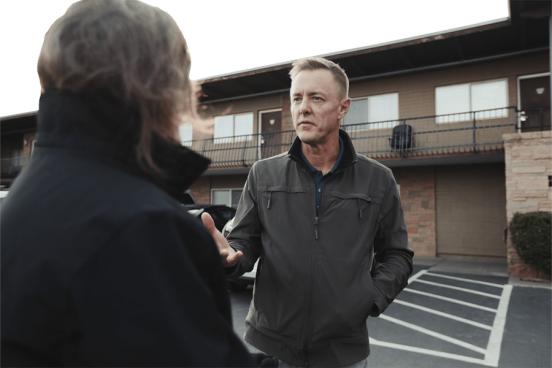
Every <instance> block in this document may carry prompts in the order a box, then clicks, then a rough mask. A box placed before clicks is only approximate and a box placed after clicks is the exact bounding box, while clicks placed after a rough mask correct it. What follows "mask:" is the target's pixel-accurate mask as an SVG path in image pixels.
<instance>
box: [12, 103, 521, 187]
mask: <svg viewBox="0 0 552 368" xmlns="http://www.w3.org/2000/svg"><path fill="white" fill-rule="evenodd" d="M520 117H521V118H520ZM343 129H344V130H345V131H346V132H347V133H348V134H349V136H350V137H351V140H352V141H353V144H354V146H355V149H356V150H357V152H359V153H362V154H365V155H367V156H369V157H372V158H375V159H379V160H388V159H408V158H411V157H423V156H446V155H454V154H466V153H478V152H486V151H501V150H503V140H502V135H503V134H505V133H514V132H516V131H521V130H522V129H523V114H522V113H520V112H518V111H517V110H516V109H515V108H514V107H505V108H500V109H489V110H479V111H469V112H465V113H458V114H447V115H434V116H425V117H415V118H409V119H401V120H393V121H378V122H367V123H358V124H348V125H344V126H343ZM295 136H296V135H295V131H293V130H286V131H279V132H275V133H270V134H266V133H264V134H248V135H240V136H233V137H225V138H210V139H201V140H192V141H189V142H183V143H184V144H185V145H186V146H189V147H191V148H192V149H194V150H195V151H197V152H199V153H201V154H203V155H204V156H207V157H209V158H210V159H211V161H212V163H211V168H215V169H216V168H236V167H249V166H251V165H253V163H254V162H255V161H257V160H259V159H262V158H267V157H271V156H274V155H277V154H280V153H283V152H287V150H288V149H289V146H290V145H291V143H292V142H293V140H294V139H295ZM28 160H29V156H26V155H17V156H13V157H7V158H2V160H1V177H2V179H11V178H14V177H15V176H17V174H18V173H19V172H20V171H21V169H22V168H23V166H25V164H26V163H27V161H28Z"/></svg>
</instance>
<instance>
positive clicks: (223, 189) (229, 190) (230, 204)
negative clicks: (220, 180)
mask: <svg viewBox="0 0 552 368" xmlns="http://www.w3.org/2000/svg"><path fill="white" fill-rule="evenodd" d="M215 191H227V192H229V193H230V197H229V198H230V203H224V204H222V205H225V206H228V207H232V192H233V191H237V192H239V193H240V196H241V193H242V192H243V187H242V188H236V187H223V188H211V198H210V200H211V204H212V205H221V203H214V201H213V200H214V193H215ZM237 206H238V204H237V203H236V207H237ZM236 207H234V208H236Z"/></svg>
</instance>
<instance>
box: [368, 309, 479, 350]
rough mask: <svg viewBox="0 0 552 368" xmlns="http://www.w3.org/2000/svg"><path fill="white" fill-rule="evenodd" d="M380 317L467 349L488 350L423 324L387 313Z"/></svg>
mask: <svg viewBox="0 0 552 368" xmlns="http://www.w3.org/2000/svg"><path fill="white" fill-rule="evenodd" d="M379 318H381V319H384V320H386V321H389V322H393V323H396V324H398V325H401V326H404V327H406V328H410V329H412V330H415V331H418V332H421V333H423V334H426V335H429V336H432V337H435V338H438V339H440V340H443V341H446V342H448V343H451V344H454V345H457V346H461V347H463V348H465V349H468V350H472V351H475V352H477V353H480V354H483V355H484V354H485V353H486V352H487V350H486V349H483V348H480V347H479V346H475V345H473V344H470V343H468V342H465V341H462V340H458V339H455V338H454V337H450V336H447V335H444V334H442V333H439V332H436V331H433V330H430V329H428V328H425V327H422V326H418V325H415V324H413V323H409V322H404V321H401V320H400V319H397V318H393V317H389V316H386V315H385V314H380V316H379Z"/></svg>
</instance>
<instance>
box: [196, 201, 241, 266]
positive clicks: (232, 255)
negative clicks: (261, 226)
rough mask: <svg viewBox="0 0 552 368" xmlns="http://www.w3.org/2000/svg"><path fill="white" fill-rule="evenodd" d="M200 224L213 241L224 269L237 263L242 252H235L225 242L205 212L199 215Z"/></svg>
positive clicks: (226, 241)
mask: <svg viewBox="0 0 552 368" xmlns="http://www.w3.org/2000/svg"><path fill="white" fill-rule="evenodd" d="M201 222H202V223H203V226H205V228H206V229H207V231H208V232H209V234H211V237H212V238H213V240H214V241H215V244H216V245H217V248H218V251H219V254H220V257H221V258H222V263H223V265H224V267H232V266H234V265H235V264H236V263H238V261H239V260H240V258H241V257H243V253H242V251H241V250H235V249H234V248H232V247H231V246H230V244H228V240H226V238H225V237H224V235H222V234H221V232H220V231H218V230H217V228H216V227H215V222H214V221H213V218H212V217H211V215H210V214H208V213H207V212H203V213H202V214H201Z"/></svg>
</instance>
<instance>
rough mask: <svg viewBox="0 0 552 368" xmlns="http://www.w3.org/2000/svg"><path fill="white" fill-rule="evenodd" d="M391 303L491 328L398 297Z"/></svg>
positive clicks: (489, 327)
mask: <svg viewBox="0 0 552 368" xmlns="http://www.w3.org/2000/svg"><path fill="white" fill-rule="evenodd" d="M393 303H395V304H400V305H404V306H406V307H410V308H415V309H418V310H421V311H424V312H427V313H431V314H435V315H437V316H440V317H445V318H448V319H452V320H455V321H458V322H462V323H465V324H468V325H471V326H475V327H479V328H482V329H484V330H488V331H491V330H492V326H489V325H485V324H483V323H479V322H475V321H472V320H469V319H466V318H462V317H458V316H455V315H454V314H449V313H445V312H441V311H438V310H435V309H431V308H427V307H424V306H421V305H418V304H414V303H409V302H405V301H402V300H398V299H397V300H395V301H394V302H393Z"/></svg>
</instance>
